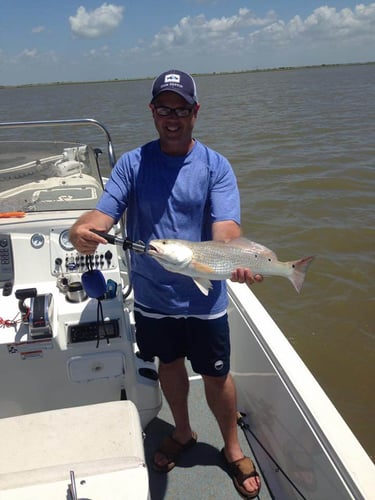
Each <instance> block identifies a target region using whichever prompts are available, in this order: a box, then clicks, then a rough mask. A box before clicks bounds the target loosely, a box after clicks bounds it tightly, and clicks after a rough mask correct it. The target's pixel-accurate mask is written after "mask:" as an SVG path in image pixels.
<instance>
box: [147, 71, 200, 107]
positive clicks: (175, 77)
mask: <svg viewBox="0 0 375 500" xmlns="http://www.w3.org/2000/svg"><path fill="white" fill-rule="evenodd" d="M167 90H169V91H171V92H176V94H179V95H180V96H181V97H183V98H184V99H185V101H187V102H188V103H190V104H195V103H197V102H198V96H197V87H196V85H195V81H194V79H193V77H192V76H190V75H188V74H187V73H184V72H183V71H179V70H178V69H171V70H169V71H165V72H164V73H162V74H161V75H159V76H158V77H157V78H156V79H155V80H154V83H153V84H152V100H151V102H153V101H154V100H155V99H156V98H157V97H158V95H160V94H161V93H162V92H165V91H167Z"/></svg>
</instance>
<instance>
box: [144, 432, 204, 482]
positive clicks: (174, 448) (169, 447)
mask: <svg viewBox="0 0 375 500" xmlns="http://www.w3.org/2000/svg"><path fill="white" fill-rule="evenodd" d="M197 439H198V436H197V434H196V433H195V432H193V435H192V438H191V439H189V441H188V442H187V443H185V444H181V443H179V442H178V441H176V439H174V438H173V437H172V436H168V437H166V438H165V439H164V440H163V441H162V443H161V445H160V447H159V448H158V449H157V450H156V452H155V454H154V460H153V462H152V467H153V469H154V470H156V471H157V472H164V473H166V472H169V471H171V470H172V469H173V468H174V467H175V466H176V464H177V461H178V459H179V457H180V456H181V454H182V453H183V452H184V451H187V450H189V449H190V448H191V447H192V446H194V445H195V444H196V442H197ZM156 453H160V454H161V455H164V457H165V458H166V459H167V460H168V461H167V463H166V464H164V465H158V464H157V463H156V462H155V455H156Z"/></svg>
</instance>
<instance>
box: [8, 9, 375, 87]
mask: <svg viewBox="0 0 375 500" xmlns="http://www.w3.org/2000/svg"><path fill="white" fill-rule="evenodd" d="M374 60H375V3H374V2H372V3H371V2H365V3H359V2H355V1H350V0H343V1H338V0H315V1H313V0H159V1H158V0H113V1H108V2H102V1H101V0H78V1H75V0H61V1H59V2H54V1H51V0H37V1H32V0H2V1H1V17H0V85H18V84H30V83H48V82H56V81H64V82H66V81H86V80H109V79H114V78H118V79H123V78H144V77H153V76H155V75H157V74H158V73H160V72H162V71H164V70H166V69H169V68H172V67H177V68H180V69H183V70H185V71H188V72H192V73H202V72H210V73H211V72H220V71H241V70H247V69H256V68H274V67H280V66H303V65H314V64H331V63H351V62H368V61H374Z"/></svg>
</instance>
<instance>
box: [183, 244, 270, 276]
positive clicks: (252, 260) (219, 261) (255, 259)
mask: <svg viewBox="0 0 375 500" xmlns="http://www.w3.org/2000/svg"><path fill="white" fill-rule="evenodd" d="M187 246H188V247H189V248H191V250H192V251H193V259H194V260H195V261H197V262H200V263H202V264H205V265H207V266H209V267H210V268H212V269H213V270H214V271H215V273H217V274H219V275H225V277H228V278H229V277H230V275H231V274H232V272H233V271H235V270H236V269H237V268H251V269H252V271H253V272H254V273H261V272H263V273H266V272H267V270H268V268H269V267H270V262H272V261H273V262H274V263H276V262H277V257H276V255H275V254H274V253H273V252H271V251H270V250H268V249H267V250H268V252H267V253H266V254H262V253H261V252H262V249H260V248H259V246H258V247H257V248H254V249H253V248H251V247H249V248H241V247H236V246H231V245H230V244H228V243H220V242H217V241H205V242H189V243H188V244H187ZM264 249H266V247H264ZM264 249H263V251H264ZM270 259H271V260H270Z"/></svg>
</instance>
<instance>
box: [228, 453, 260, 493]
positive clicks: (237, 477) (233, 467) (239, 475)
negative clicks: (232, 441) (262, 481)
mask: <svg viewBox="0 0 375 500" xmlns="http://www.w3.org/2000/svg"><path fill="white" fill-rule="evenodd" d="M221 454H222V456H223V458H224V461H225V464H226V466H227V468H228V472H229V475H230V477H231V478H232V481H233V484H234V487H235V488H236V490H237V491H238V493H239V494H240V495H241V496H242V497H243V498H246V499H250V498H255V497H257V496H258V495H259V491H260V486H259V488H258V489H257V490H255V491H254V492H253V493H249V492H248V491H247V490H246V488H244V486H243V483H244V481H246V479H249V477H259V474H258V472H257V470H256V468H255V465H254V463H253V461H252V460H251V458H249V457H243V458H240V459H239V460H235V461H234V462H228V460H227V457H226V456H225V453H224V448H223V449H222V450H221Z"/></svg>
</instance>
